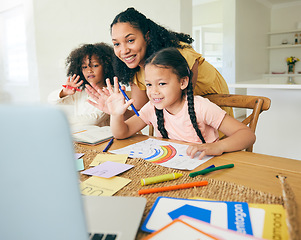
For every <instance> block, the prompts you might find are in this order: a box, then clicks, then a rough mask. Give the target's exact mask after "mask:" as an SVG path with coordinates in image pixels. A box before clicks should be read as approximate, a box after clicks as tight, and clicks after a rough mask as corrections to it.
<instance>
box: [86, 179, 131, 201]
mask: <svg viewBox="0 0 301 240" xmlns="http://www.w3.org/2000/svg"><path fill="white" fill-rule="evenodd" d="M131 181H132V180H131V179H127V178H122V177H112V178H109V179H107V178H100V177H95V176H92V177H90V178H89V179H87V180H86V181H83V182H82V183H81V184H80V189H81V193H82V194H83V195H90V196H112V195H114V194H115V193H116V192H117V191H118V190H120V189H121V188H123V187H124V186H126V185H127V184H129V183H130V182H131Z"/></svg>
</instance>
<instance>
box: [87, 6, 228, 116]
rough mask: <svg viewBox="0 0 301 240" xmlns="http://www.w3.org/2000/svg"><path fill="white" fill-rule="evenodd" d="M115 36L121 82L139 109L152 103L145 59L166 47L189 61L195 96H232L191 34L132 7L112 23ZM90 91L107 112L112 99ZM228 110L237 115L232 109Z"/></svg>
mask: <svg viewBox="0 0 301 240" xmlns="http://www.w3.org/2000/svg"><path fill="white" fill-rule="evenodd" d="M111 37H112V42H113V45H114V53H115V56H114V70H115V74H116V76H117V77H118V79H119V81H120V82H121V83H123V84H125V85H130V86H131V97H132V98H133V99H135V104H134V105H135V107H136V109H138V110H139V109H140V108H141V107H142V106H143V105H144V104H145V103H146V102H147V101H148V98H147V95H146V92H145V91H146V86H145V77H144V63H145V60H146V59H147V58H148V57H149V56H150V55H151V54H153V53H155V52H157V51H159V50H161V49H163V48H166V47H175V48H177V49H178V50H179V51H180V52H181V54H182V55H183V56H184V58H185V59H186V61H187V62H188V65H189V69H191V71H192V72H193V78H192V83H193V86H194V88H193V92H194V94H195V95H205V94H210V93H229V90H228V86H227V84H226V82H225V80H224V79H223V77H222V76H221V74H220V73H219V72H218V71H217V70H216V69H215V68H214V67H213V66H212V65H211V64H209V63H208V62H206V61H205V59H204V58H203V57H202V55H201V54H199V53H197V52H196V51H195V50H194V49H193V48H192V47H191V45H190V44H191V43H192V42H193V39H192V38H191V36H190V35H188V34H184V33H177V32H173V31H169V30H167V29H166V28H164V27H162V26H160V25H158V24H156V23H155V22H153V21H152V20H150V19H148V18H146V17H145V16H144V15H143V14H142V13H140V12H138V11H137V10H136V9H134V8H128V9H126V10H125V11H124V12H121V13H119V14H118V15H117V16H116V17H115V19H114V20H113V22H112V24H111ZM87 90H88V93H89V94H90V95H97V103H98V107H99V108H100V109H102V110H103V111H106V112H107V109H106V108H104V106H106V105H105V104H104V102H105V100H106V98H107V97H108V96H107V95H105V94H102V96H103V97H100V95H99V92H101V91H102V89H99V88H97V87H96V88H95V89H93V88H90V87H87ZM97 91H98V92H97ZM94 106H97V105H94ZM225 110H226V112H227V113H229V114H230V115H231V116H233V112H232V108H225ZM131 115H133V112H129V111H127V112H126V113H125V117H126V118H128V117H129V116H131Z"/></svg>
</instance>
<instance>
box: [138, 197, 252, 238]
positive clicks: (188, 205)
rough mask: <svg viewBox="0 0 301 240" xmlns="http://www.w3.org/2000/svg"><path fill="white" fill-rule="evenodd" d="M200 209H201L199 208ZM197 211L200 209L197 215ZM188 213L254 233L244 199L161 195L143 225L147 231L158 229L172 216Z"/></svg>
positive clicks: (231, 227)
mask: <svg viewBox="0 0 301 240" xmlns="http://www.w3.org/2000/svg"><path fill="white" fill-rule="evenodd" d="M197 208H199V209H198V210H196V209H197ZM196 211H197V212H199V213H200V214H198V216H196ZM182 215H186V216H189V217H193V218H194V217H197V219H199V220H201V221H205V222H208V223H210V224H212V225H214V226H218V227H221V228H225V229H231V230H235V231H237V232H241V233H247V234H250V235H253V232H252V225H251V218H250V214H249V207H248V204H247V203H245V202H224V201H207V200H194V199H183V198H171V197H158V198H157V200H156V202H155V203H154V205H153V207H152V209H151V210H150V213H149V215H148V216H147V218H146V220H145V221H144V223H143V224H142V230H143V231H146V232H152V231H157V230H158V229H160V228H162V227H163V226H165V225H167V224H168V223H170V222H171V221H172V220H173V219H175V218H177V217H179V216H182Z"/></svg>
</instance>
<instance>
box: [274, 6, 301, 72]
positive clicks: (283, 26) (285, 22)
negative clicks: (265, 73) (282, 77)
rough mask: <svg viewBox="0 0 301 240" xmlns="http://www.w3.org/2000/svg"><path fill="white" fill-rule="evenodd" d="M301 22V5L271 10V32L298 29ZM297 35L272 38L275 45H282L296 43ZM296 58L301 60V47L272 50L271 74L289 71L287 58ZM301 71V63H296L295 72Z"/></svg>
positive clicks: (289, 34)
mask: <svg viewBox="0 0 301 240" xmlns="http://www.w3.org/2000/svg"><path fill="white" fill-rule="evenodd" d="M298 22H301V3H295V4H290V5H287V6H286V7H275V8H272V10H271V29H270V32H280V31H287V30H295V29H297V23H298ZM300 33H301V29H300V32H299V33H298V34H300ZM294 36H295V33H288V34H280V35H271V36H270V38H271V40H272V41H274V42H275V45H280V44H281V43H282V41H283V40H287V41H288V44H293V43H294ZM290 56H296V57H298V58H299V59H301V47H299V48H285V49H271V50H270V72H272V71H275V72H282V71H287V65H286V58H287V57H290ZM298 71H301V62H298V63H296V65H295V72H296V73H297V72H298Z"/></svg>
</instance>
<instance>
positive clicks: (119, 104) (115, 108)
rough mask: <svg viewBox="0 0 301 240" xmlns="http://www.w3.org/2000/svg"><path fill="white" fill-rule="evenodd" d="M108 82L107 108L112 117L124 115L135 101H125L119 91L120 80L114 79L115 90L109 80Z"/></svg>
mask: <svg viewBox="0 0 301 240" xmlns="http://www.w3.org/2000/svg"><path fill="white" fill-rule="evenodd" d="M106 82H107V90H108V92H109V95H110V96H109V97H108V98H107V101H106V102H107V106H108V109H109V112H110V114H111V115H123V114H124V113H125V112H126V110H127V109H128V107H129V106H130V105H131V104H132V103H133V102H134V100H133V99H131V100H129V101H125V98H124V96H123V94H122V93H121V92H120V90H119V83H118V78H117V77H114V88H113V87H112V85H111V83H110V81H109V79H107V80H106Z"/></svg>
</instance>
